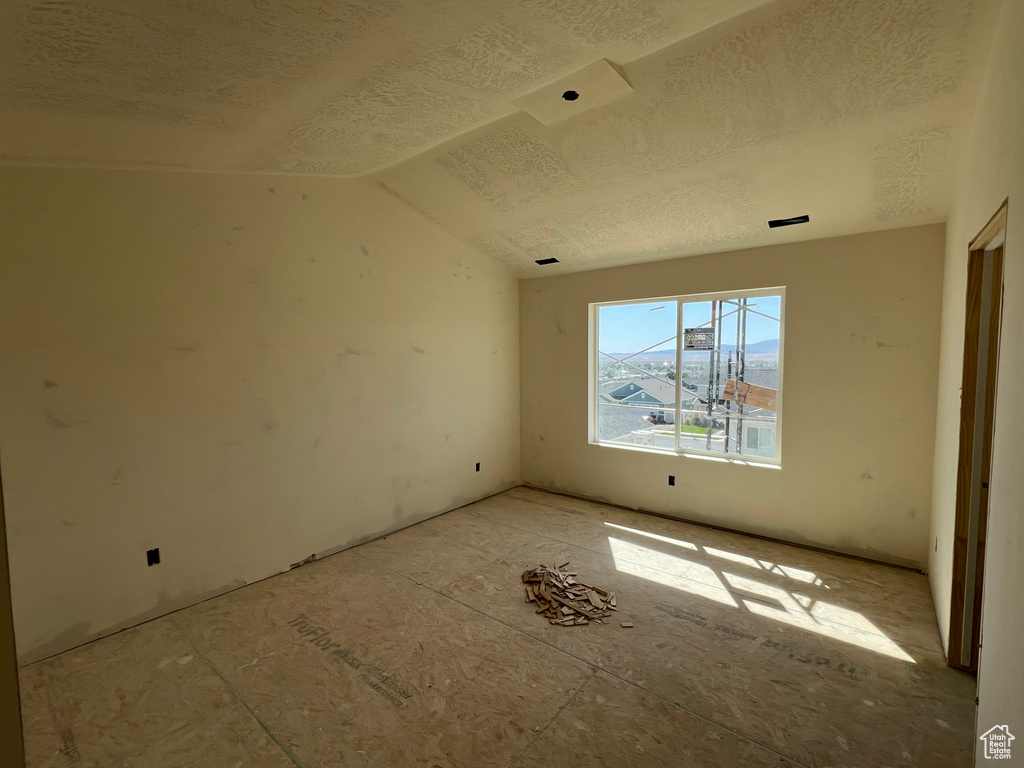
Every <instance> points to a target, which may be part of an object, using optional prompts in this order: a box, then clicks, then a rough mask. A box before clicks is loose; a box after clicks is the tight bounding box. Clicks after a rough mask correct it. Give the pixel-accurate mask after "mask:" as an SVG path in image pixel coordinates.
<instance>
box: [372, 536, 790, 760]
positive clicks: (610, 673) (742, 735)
mask: <svg viewBox="0 0 1024 768" xmlns="http://www.w3.org/2000/svg"><path fill="white" fill-rule="evenodd" d="M353 551H356V554H358V547H356V548H354V549H353ZM360 557H362V558H363V559H365V560H366V561H368V562H370V563H374V565H377V566H378V567H380V568H384V569H385V570H387V571H390V572H391V573H393V574H395V575H396V576H398V577H400V578H403V579H406V580H407V581H410V582H412V583H413V584H415V585H416V586H418V587H422V588H423V589H426V590H429V591H430V592H433V593H434V594H436V595H439V596H440V597H443V598H445V599H446V600H450V601H451V602H453V603H455V604H456V605H461V606H462V607H463V608H468V609H469V610H471V611H473V612H474V613H478V614H480V615H481V616H483V617H484V618H486V619H489V620H490V621H493V622H495V623H496V624H500V625H501V626H503V627H506V628H507V629H511V630H512V631H513V632H516V633H518V634H520V635H523V636H524V637H528V638H530V639H531V640H535V641H536V642H538V643H540V644H541V645H545V646H547V647H548V648H551V649H552V650H554V651H557V652H558V653H560V654H562V655H563V656H568V657H569V658H570V659H575V660H576V661H579V662H580V663H582V664H586V665H587V666H588V667H591V668H592V669H594V670H595V671H600V672H604V673H605V674H606V675H608V676H609V677H614V678H615V679H616V680H619V681H620V682H623V683H625V684H626V685H629V686H632V687H633V688H636V689H637V690H640V691H643V692H644V693H647V694H649V695H651V696H654V697H655V698H656V699H658V700H660V701H663V702H665V703H666V704H669V705H670V706H672V707H675V708H676V709H678V710H680V711H682V712H686V713H687V714H690V715H693V716H694V717H696V718H698V719H700V720H703V721H704V722H706V723H710V724H711V725H714V726H715V727H717V728H721V729H723V730H726V731H728V732H729V733H731V734H733V735H734V736H737V737H739V738H741V739H744V740H745V741H749V742H750V743H751V744H756V745H757V746H759V747H761V748H762V749H766V750H768V751H769V752H771V753H773V754H775V755H778V756H779V757H782V758H785V759H786V760H789V761H790V762H791V763H793V764H794V765H797V766H801V768H810V766H808V765H807V764H806V763H803V762H801V761H800V760H798V759H797V758H795V757H793V756H792V755H787V754H786V753H785V752H780V751H779V750H778V749H775V748H774V747H771V746H769V745H767V744H765V743H763V742H761V741H758V740H757V739H754V738H751V737H750V736H748V735H746V734H745V733H742V732H740V731H737V730H736V729H735V728H732V727H731V726H728V725H726V724H724V723H720V722H718V721H717V720H714V719H712V718H710V717H708V716H707V715H703V714H701V713H700V712H695V711H694V710H692V709H690V708H689V707H684V706H683V705H682V704H680V703H679V702H678V701H672V699H668V698H666V697H664V696H662V695H661V694H659V693H657V692H655V691H652V690H650V689H648V688H644V687H643V686H642V685H640V684H638V683H635V682H633V681H632V680H629V679H628V678H625V677H622V676H621V675H619V674H617V673H615V672H613V671H611V670H609V669H607V668H605V667H603V666H601V665H600V664H596V663H594V662H592V661H588V660H587V659H584V658H583V657H581V656H577V655H576V654H574V653H569V652H568V651H566V650H565V649H564V648H559V647H558V646H557V645H554V644H553V643H550V642H548V641H547V640H544V639H543V638H540V637H537V636H536V635H531V634H530V633H529V632H527V631H526V630H523V629H520V628H519V627H517V626H515V625H514V624H509V623H508V622H506V621H502V620H501V619H499V618H497V617H495V616H491V615H490V614H489V613H485V612H484V611H481V610H480V609H479V608H476V607H474V606H472V605H469V604H468V603H464V602H462V601H461V600H457V599H455V598H454V597H452V596H451V595H446V594H444V593H443V592H440V591H438V590H436V589H434V588H433V587H428V586H427V585H425V584H419V583H417V582H416V580H415V579H412V578H410V577H409V576H406V575H405V574H404V573H401V572H399V571H396V570H395V569H394V568H389V567H388V566H386V565H381V564H380V563H375V562H374V561H373V560H370V558H368V557H366V556H365V555H360ZM453 583H454V582H453Z"/></svg>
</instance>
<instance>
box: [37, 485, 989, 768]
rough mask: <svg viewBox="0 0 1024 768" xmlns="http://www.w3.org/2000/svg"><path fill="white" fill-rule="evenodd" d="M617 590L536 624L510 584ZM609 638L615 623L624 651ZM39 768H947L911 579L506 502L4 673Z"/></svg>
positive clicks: (951, 704) (954, 679)
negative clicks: (566, 569)
mask: <svg viewBox="0 0 1024 768" xmlns="http://www.w3.org/2000/svg"><path fill="white" fill-rule="evenodd" d="M566 560H569V561H571V563H572V566H573V568H574V569H575V570H577V571H578V572H579V573H580V577H581V578H583V579H585V580H586V581H588V582H589V583H591V584H596V585H599V586H602V587H605V588H609V589H613V590H615V592H616V593H617V595H618V604H619V607H620V609H621V616H619V617H616V618H617V620H616V621H614V622H613V623H612V624H610V625H602V626H597V625H590V626H580V627H561V626H552V625H550V624H548V623H547V622H546V621H545V620H543V619H542V618H540V617H538V616H536V615H535V613H534V608H535V606H533V605H532V604H527V603H526V602H525V600H524V590H523V588H522V585H521V584H520V582H519V576H520V574H521V572H522V571H523V570H524V569H525V568H526V567H532V566H535V565H537V564H538V563H541V562H545V563H548V564H551V565H554V564H558V563H561V562H564V561H566ZM618 620H623V621H630V622H632V623H633V624H634V625H635V628H633V629H623V628H621V627H620V626H619V623H618ZM21 682H22V698H23V702H22V703H23V709H24V721H25V729H26V742H27V749H28V755H29V757H28V765H29V766H30V768H44V767H45V768H51V767H52V768H79V767H86V766H88V767H90V768H91V767H95V768H119V767H122V766H123V767H124V768H129V767H130V768H144V767H145V768H149V767H153V768H158V767H159V768H162V767H163V766H167V767H171V766H174V767H175V768H179V767H183V766H194V767H196V768H200V767H201V768H220V767H221V766H225V767H229V766H230V767H232V768H263V767H264V766H266V768H288V767H289V766H292V767H293V768H294V766H301V767H302V768H312V767H313V766H342V765H344V766H380V767H390V766H423V768H454V767H455V766H474V767H476V766H503V767H504V766H519V767H521V768H526V767H527V766H544V767H545V768H550V766H579V767H585V766H643V768H653V767H655V766H673V767H675V766H684V765H685V766H700V767H701V768H715V767H716V766H722V767H723V768H724V767H725V766H728V767H729V768H733V767H734V766H738V765H742V766H750V767H755V768H756V767H758V766H821V767H824V766H833V767H835V768H839V767H840V766H851V767H852V766H870V767H871V768H880V767H881V766H927V767H928V768H943V767H944V766H962V765H968V764H969V763H970V759H971V754H972V743H971V742H972V734H973V714H974V713H973V699H974V680H973V678H971V677H969V676H967V675H965V674H963V673H960V672H957V671H954V670H952V669H949V668H947V667H946V666H945V664H944V661H943V657H942V653H941V648H940V646H939V638H938V634H937V630H936V627H935V619H934V612H933V610H932V605H931V599H930V596H929V591H928V586H927V581H926V579H925V577H924V576H921V575H920V574H914V573H910V572H907V571H903V570H898V569H895V568H889V567H886V566H881V565H873V564H870V563H864V562H860V561H856V560H851V559H847V558H842V557H836V556H831V555H827V554H823V553H818V552H813V551H808V550H802V549H798V548H794V547H788V546H785V545H780V544H775V543H772V542H766V541H762V540H759V539H752V538H748V537H744V536H740V535H736V534H729V533H725V532H721V531H715V530H710V529H707V528H702V527H699V526H693V525H688V524H685V523H680V522H675V521H670V520H665V519H662V518H657V517H651V516H647V515H642V514H639V513H632V512H628V511H625V510H621V509H617V508H612V507H607V506H604V505H600V504H594V503H590V502H585V501H580V500H576V499H570V498H566V497H563V496H556V495H552V494H547V493H543V492H540V491H535V490H531V489H527V488H517V489H513V490H511V491H508V492H506V493H504V494H501V495H499V496H495V497H492V498H490V499H486V500H484V501H481V502H478V503H476V504H472V505H470V506H468V507H464V508H463V509H460V510H457V511H455V512H450V513H448V514H446V515H442V516H441V517H437V518H434V519H432V520H429V521H427V522H425V523H421V524H419V525H416V526H414V527H412V528H409V529H407V530H405V531H402V532H400V533H397V534H394V535H391V536H388V537H386V538H385V539H380V540H378V541H374V542H371V543H369V544H365V545H363V546H361V547H357V548H355V549H351V550H348V551H346V552H343V553H341V554H338V555H335V556H333V557H330V558H326V559H324V560H321V561H318V562H315V563H311V564H309V565H306V566H303V567H302V568H299V569H296V570H293V571H290V572H289V573H285V574H282V575H280V576H276V577H274V578H271V579H267V580H266V581H263V582H260V583H258V584H253V585H250V586H248V587H245V588H244V589H240V590H238V591H236V592H233V593H231V594H228V595H225V596H222V597H219V598H216V599H214V600H211V601H208V602H206V603H202V604H201V605H197V606H193V607H192V608H188V609H186V610H183V611H179V612H177V613H175V614H172V615H170V616H166V617H164V618H162V619H158V620H156V621H153V622H150V623H148V624H145V625H143V626H140V627H137V628H135V629H132V630H128V631H125V632H122V633H120V634H118V635H115V636H112V637H109V638H105V639H103V640H100V641H97V642H95V643H92V644H90V645H88V646H84V647H82V648H78V649H75V650H73V651H69V652H67V653H65V654H62V655H60V656H58V657H55V658H52V659H49V660H46V661H43V662H39V663H36V664H33V665H31V666H29V667H26V668H25V669H23V670H22V672H21Z"/></svg>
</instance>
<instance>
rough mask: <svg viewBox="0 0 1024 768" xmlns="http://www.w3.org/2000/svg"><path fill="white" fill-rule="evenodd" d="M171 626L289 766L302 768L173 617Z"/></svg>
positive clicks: (297, 760) (292, 754) (293, 755)
mask: <svg viewBox="0 0 1024 768" xmlns="http://www.w3.org/2000/svg"><path fill="white" fill-rule="evenodd" d="M171 624H172V625H173V626H174V628H175V629H176V630H178V633H179V634H180V635H181V636H182V637H183V638H185V641H186V642H187V643H188V644H189V645H190V646H192V650H194V651H195V652H196V655H197V656H198V657H199V658H201V659H202V660H203V662H204V663H205V664H206V666H208V667H209V668H210V669H211V670H212V671H213V674H215V675H216V676H217V677H219V678H220V679H221V682H223V683H224V685H225V686H226V687H227V689H228V690H229V691H230V692H231V695H232V696H234V697H235V700H236V701H237V702H238V703H239V704H240V705H241V706H242V708H243V709H244V710H245V711H246V712H248V713H249V715H250V717H252V719H253V720H255V721H256V722H257V724H258V725H259V726H260V728H261V729H262V730H263V732H264V733H266V734H267V737H268V738H269V739H270V740H271V741H272V742H273V743H274V744H275V745H276V746H277V748H278V749H280V750H281V752H282V753H283V754H284V756H285V757H287V758H288V760H289V761H290V762H291V764H292V765H294V766H295V768H304V766H303V765H302V763H301V762H299V759H298V758H297V757H296V756H295V753H293V752H292V751H291V750H290V749H289V748H288V747H287V746H286V745H285V744H283V743H282V742H281V740H280V739H278V738H277V736H275V735H274V732H273V731H271V730H270V728H269V727H268V726H267V724H266V723H264V722H263V720H261V719H260V716H259V715H257V714H256V712H255V710H253V708H252V707H250V706H249V702H247V701H246V700H245V699H243V698H242V696H241V695H240V694H239V693H238V691H236V690H235V687H234V686H233V685H232V684H231V683H230V682H229V681H228V679H227V678H226V677H225V676H224V675H223V674H222V673H221V671H220V670H219V669H218V668H217V666H216V665H215V664H214V663H213V662H212V661H210V659H209V658H207V657H206V655H205V654H204V653H203V652H202V651H200V650H199V647H198V646H197V645H196V644H195V642H193V640H192V638H191V637H190V636H189V634H188V633H187V632H186V631H185V630H184V629H182V628H181V627H180V626H179V625H178V622H176V621H175V620H174V618H173V617H172V618H171Z"/></svg>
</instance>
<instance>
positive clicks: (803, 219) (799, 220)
mask: <svg viewBox="0 0 1024 768" xmlns="http://www.w3.org/2000/svg"><path fill="white" fill-rule="evenodd" d="M810 220H811V217H810V216H807V215H804V216H794V217H793V218H791V219H772V220H771V221H769V222H768V226H769V227H771V228H772V229H775V228H776V227H788V226H790V225H792V224H806V223H807V222H808V221H810Z"/></svg>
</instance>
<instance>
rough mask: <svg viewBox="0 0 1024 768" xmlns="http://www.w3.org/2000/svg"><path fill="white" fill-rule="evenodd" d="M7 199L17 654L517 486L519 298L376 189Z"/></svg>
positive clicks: (94, 174) (5, 301) (4, 366)
mask: <svg viewBox="0 0 1024 768" xmlns="http://www.w3.org/2000/svg"><path fill="white" fill-rule="evenodd" d="M0 190H2V192H0V195H2V197H0V232H2V233H3V259H2V261H0V445H2V450H3V473H4V484H5V489H6V492H7V496H6V501H7V516H8V520H7V527H8V535H9V541H10V550H11V551H10V554H11V570H12V588H13V599H14V616H15V626H16V631H17V639H18V647H19V651H20V653H21V659H22V661H29V660H32V659H37V658H40V657H41V656H44V655H46V654H51V653H54V652H57V651H61V650H63V649H65V648H69V647H71V646H74V645H76V644H78V643H81V642H83V641H86V640H88V639H90V638H94V637H96V636H97V635H99V634H103V633H107V632H109V631H111V630H113V629H116V628H119V627H122V626H124V625H126V624H130V623H134V622H138V621H140V620H142V619H145V618H148V617H152V616H155V615H158V614H161V613H165V612H167V611H169V610H173V609H175V608H178V607H180V606H183V605H186V604H189V603H192V602H195V601H197V600H199V599H201V598H203V597H204V596H208V595H211V594H215V593H217V592H220V591H223V590H226V589H229V588H232V587H234V586H238V585H241V584H244V583H246V582H249V581H252V580H254V579H260V578H262V577H265V576H267V575H269V574H273V573H275V572H278V571H281V570H282V569H287V568H288V567H289V565H290V564H292V563H296V562H298V561H300V560H303V559H304V558H307V557H309V556H310V555H311V554H314V553H324V552H327V551H332V550H335V549H338V548H342V547H345V546H348V545H351V544H353V543H355V542H358V541H361V540H363V539H366V538H368V537H373V536H375V535H377V534H380V533H382V532H385V531H389V530H393V529H395V528H399V527H403V526H405V525H408V524H410V523H412V522H414V521H416V520H419V519H422V518H425V517H427V516H430V515H434V514H437V513H439V512H442V511H444V510H447V509H450V508H452V507H456V506H459V505H461V504H465V503H467V502H469V501H472V500H474V499H478V498H480V497H483V496H486V495H488V494H492V493H495V492H497V491H500V490H502V489H504V488H507V487H509V486H511V485H514V484H517V483H518V481H519V460H518V414H519V403H518V393H519V389H518V370H519V342H518V320H517V312H518V288H517V285H516V282H515V280H514V278H513V277H512V276H511V275H510V274H509V273H508V272H507V271H506V270H505V269H504V268H503V267H501V266H500V265H498V264H497V263H495V262H493V261H492V260H490V259H488V258H486V257H484V256H481V255H479V254H477V253H476V252H474V251H472V250H471V249H469V248H468V247H466V246H465V245H463V244H461V243H459V242H457V241H455V240H453V239H452V238H451V237H449V236H448V235H446V234H444V233H443V232H442V231H441V230H440V229H438V228H437V227H436V225H434V224H433V223H431V222H429V221H427V220H425V219H423V218H422V217H421V216H419V215H418V214H416V213H413V212H411V211H410V210H409V209H408V208H406V207H405V206H404V205H402V204H401V203H400V202H398V201H396V200H395V199H394V198H393V197H391V196H390V195H388V194H387V193H385V192H383V191H381V190H380V189H379V188H377V187H376V186H374V185H372V184H369V183H365V182H358V181H347V180H337V179H335V180H332V179H314V178H305V179H298V178H294V177H292V178H286V177H260V176H227V175H212V174H182V173H161V172H118V171H67V170H64V171H62V170H46V169H14V168H8V169H4V170H0ZM478 461H479V462H481V471H480V473H476V472H475V463H476V462H478ZM153 547H159V548H160V553H161V557H162V563H161V564H160V565H159V566H157V567H152V568H149V567H147V565H146V551H147V550H148V549H150V548H153Z"/></svg>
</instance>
